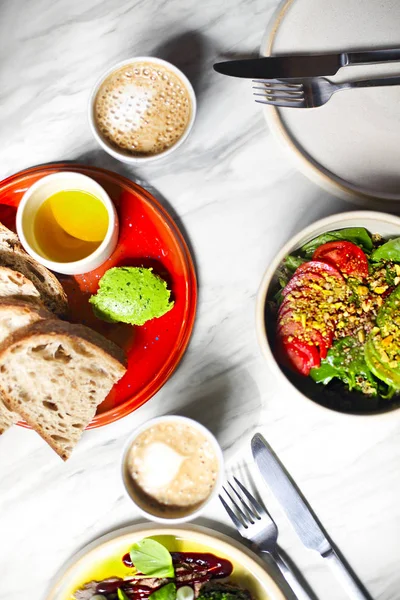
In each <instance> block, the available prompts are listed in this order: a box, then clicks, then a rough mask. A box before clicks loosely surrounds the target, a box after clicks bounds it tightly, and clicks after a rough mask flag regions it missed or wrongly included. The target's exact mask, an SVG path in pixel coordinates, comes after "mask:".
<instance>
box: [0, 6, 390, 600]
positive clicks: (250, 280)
mask: <svg viewBox="0 0 400 600" xmlns="http://www.w3.org/2000/svg"><path fill="white" fill-rule="evenodd" d="M276 4H277V1H276V0H231V1H229V2H228V1H226V0H225V1H224V0H222V1H220V2H214V1H212V0H204V1H203V2H201V3H199V2H195V1H194V0H186V1H183V0H169V2H166V1H165V0H151V1H150V0H147V1H145V0H135V1H134V2H127V1H126V0H85V1H84V2H82V1H79V0H68V1H67V0H53V1H52V2H50V0H29V2H27V1H26V0H25V1H24V0H3V1H2V2H1V3H0V106H1V110H0V141H1V144H0V177H1V178H4V177H7V176H8V175H11V174H13V173H15V172H17V171H19V170H21V169H23V168H26V167H29V166H31V165H35V164H39V163H45V162H48V161H60V160H73V161H77V162H82V163H86V164H93V165H98V166H103V167H106V168H109V169H111V170H115V171H118V172H120V173H123V174H125V175H127V176H129V177H131V178H133V179H135V180H137V181H138V182H139V183H141V184H142V185H144V186H146V187H148V188H149V189H150V190H151V191H152V192H153V193H155V194H156V195H157V197H158V198H159V199H160V200H161V201H162V202H163V203H164V205H165V206H166V207H167V208H168V209H169V210H170V211H171V213H172V214H173V215H174V217H175V219H176V220H177V222H178V223H179V225H180V226H181V228H182V230H183V232H184V233H185V235H186V236H187V238H188V240H189V242H190V245H191V248H192V250H193V253H194V257H195V261H196V266H197V270H198V276H199V285H200V293H199V308H198V315H197V322H196V326H195V330H194V334H193V338H192V341H191V343H190V346H189V350H188V352H187V353H186V355H185V357H184V359H183V360H182V363H181V365H180V367H179V369H178V370H177V372H176V373H175V374H174V376H173V377H172V378H171V379H170V380H169V381H168V383H167V384H166V385H165V386H164V388H163V389H162V390H161V391H160V392H159V393H158V394H157V395H156V396H155V397H154V398H153V399H152V400H151V401H150V402H149V403H148V404H146V405H145V406H143V407H142V408H141V409H140V410H138V411H137V412H135V413H134V414H132V415H130V416H129V417H126V418H125V419H123V420H121V421H119V422H117V423H114V424H113V425H110V426H107V427H105V428H102V429H98V430H93V431H90V432H87V433H85V435H84V436H83V439H82V441H81V442H80V444H79V445H78V447H77V449H76V451H75V452H74V453H73V456H72V458H71V459H70V460H69V461H68V462H67V463H66V464H62V463H61V462H60V460H59V459H58V458H57V456H56V455H55V454H53V452H52V451H51V450H49V449H48V448H47V447H46V446H45V444H43V443H42V441H41V440H40V439H39V438H38V437H37V435H36V434H35V433H33V432H31V431H26V430H23V429H20V428H14V429H13V430H12V431H9V432H8V433H7V434H6V435H4V437H3V438H2V439H1V440H0V600H11V599H12V600H26V599H27V598H29V600H42V599H43V598H44V596H45V592H46V589H47V586H48V584H49V582H50V581H51V579H52V577H53V576H54V574H55V573H56V572H57V571H58V569H60V568H61V567H62V565H63V564H64V563H65V561H66V560H67V559H69V558H70V557H71V555H73V554H74V553H75V552H76V551H77V550H78V549H80V548H81V547H82V546H83V545H85V544H86V543H88V542H89V541H91V540H93V539H94V538H96V537H97V536H99V535H101V534H103V533H105V532H108V531H110V530H112V529H114V528H117V527H120V526H122V525H126V524H130V523H133V522H135V521H137V520H138V514H137V513H136V512H135V510H134V509H133V507H132V505H131V503H130V501H129V500H128V498H127V497H126V496H125V495H124V492H123V487H122V483H121V480H120V475H119V461H120V456H121V452H122V448H123V445H124V442H125V440H126V439H127V436H128V435H129V433H130V432H131V431H132V429H133V428H134V427H135V426H136V425H138V424H140V423H142V422H143V421H145V420H146V419H148V418H150V417H153V416H155V415H159V414H165V413H179V414H184V415H188V416H192V417H194V418H197V419H199V420H200V421H202V422H203V423H204V424H205V425H207V426H208V427H209V428H210V429H211V430H212V431H214V433H215V434H216V435H217V437H218V439H219V441H220V442H221V444H222V446H223V448H224V451H225V454H226V459H227V468H228V472H229V473H231V472H233V471H235V472H236V470H237V468H239V467H240V468H242V469H243V468H245V467H246V468H248V469H249V470H250V473H251V474H253V476H254V478H255V482H256V484H257V486H258V489H259V491H260V493H261V494H262V497H263V499H264V501H265V502H266V504H267V506H268V507H269V508H270V510H271V512H272V514H273V515H274V517H275V518H276V521H277V523H278V525H279V529H280V538H279V539H280V543H281V545H282V547H283V548H284V549H285V550H286V551H287V552H288V554H289V555H290V556H291V557H292V559H293V560H294V561H295V562H296V563H297V565H298V566H299V567H300V568H301V570H302V571H303V573H304V575H305V576H306V578H307V579H308V581H309V582H310V584H311V585H312V586H313V588H314V590H315V592H316V594H317V595H318V597H319V598H321V600H322V599H323V600H342V599H343V600H345V598H346V596H345V594H344V592H343V590H342V589H341V587H340V586H339V584H338V583H337V581H336V580H335V579H334V577H333V576H332V575H331V573H330V571H329V569H328V568H327V567H326V566H325V565H324V564H323V561H322V560H321V559H320V558H319V557H318V556H316V555H315V554H314V553H312V552H309V551H307V550H305V549H304V548H303V547H302V545H301V544H300V542H299V540H298V539H297V537H296V536H295V534H294V533H293V530H292V529H291V527H290V526H289V525H288V523H287V521H286V520H285V517H284V516H283V515H282V512H281V510H280V508H279V506H277V504H276V503H275V501H274V499H273V498H272V497H271V496H270V494H269V493H268V491H267V489H266V488H265V487H264V486H263V484H262V482H261V481H260V480H259V478H258V476H257V474H256V473H255V472H254V469H253V467H252V463H251V458H250V454H249V440H250V438H251V434H252V433H253V432H254V431H255V430H259V431H262V432H263V433H264V434H265V436H266V437H267V438H268V440H269V441H270V443H271V444H272V446H273V447H274V448H275V450H276V451H277V452H278V453H279V455H280V457H281V459H282V460H283V461H284V463H285V464H286V466H287V468H288V469H289V470H290V472H291V473H292V475H293V476H294V478H295V479H296V481H297V482H298V484H299V486H300V487H301V489H302V490H303V491H304V493H305V494H306V496H307V498H308V499H309V501H310V503H311V504H312V506H313V507H314V509H315V511H316V512H317V514H318V515H319V517H320V518H321V520H322V522H323V523H324V525H325V526H326V528H327V530H328V531H329V533H330V534H331V536H332V538H333V539H334V540H335V541H336V543H337V544H338V545H339V547H340V549H341V550H342V552H343V553H344V555H345V556H346V557H347V559H348V560H349V562H350V563H351V565H352V566H353V568H354V569H355V570H356V572H357V573H358V574H359V576H360V577H361V579H362V580H363V581H364V583H365V584H366V585H367V586H368V588H369V590H370V592H371V594H372V596H373V598H375V599H379V600H396V599H398V598H399V591H398V590H399V587H400V575H399V569H398V564H399V560H400V541H399V540H400V536H399V531H400V501H399V500H400V484H399V477H398V465H399V462H400V444H399V438H398V436H399V424H400V413H397V414H393V416H392V417H391V419H387V420H380V419H356V418H352V417H348V418H342V417H339V416H338V415H336V414H333V413H328V412H323V411H319V410H317V409H316V408H315V407H314V406H312V405H309V404H307V403H303V402H302V401H300V400H298V399H297V397H296V396H295V395H294V394H293V392H292V391H291V390H290V389H289V388H288V387H286V386H282V385H281V383H280V382H278V381H276V379H275V376H274V374H273V373H270V372H269V370H268V366H267V365H266V364H265V362H264V360H263V358H262V357H261V355H260V351H259V349H258V346H257V342H256V336H255V327H254V321H255V319H254V310H255V306H254V305H255V295H256V291H257V288H258V285H259V282H260V279H261V277H262V274H263V272H264V270H265V268H266V266H267V264H268V262H269V261H270V259H271V258H272V257H273V255H274V253H275V252H276V251H277V250H278V248H279V247H280V246H281V245H282V244H283V243H284V242H285V241H286V240H287V238H288V237H289V236H291V235H292V234H293V233H294V232H296V231H298V230H299V229H301V228H302V227H304V226H305V225H307V224H308V223H311V222H312V221H314V220H316V219H317V218H320V217H322V216H325V215H328V214H331V213H334V212H339V211H342V210H350V209H351V208H352V207H351V206H350V205H348V204H345V203H343V202H341V201H339V200H337V199H335V198H334V197H332V196H330V195H329V194H327V193H326V192H323V191H321V190H320V189H319V188H317V187H315V186H314V185H313V184H312V183H311V182H309V181H308V180H306V179H305V178H304V177H303V176H302V175H301V174H299V173H298V172H297V171H296V169H295V167H294V166H293V164H292V163H291V162H290V159H289V157H288V156H287V154H286V152H285V151H284V150H283V149H282V148H281V147H280V146H279V145H278V144H277V142H276V141H275V140H274V139H273V138H272V137H271V135H270V133H269V132H268V130H267V128H266V126H265V123H264V120H263V116H262V113H261V109H260V108H259V107H258V106H257V105H256V104H255V103H254V102H253V99H252V96H251V89H250V87H251V85H250V83H249V82H248V81H239V80H234V79H228V78H224V77H221V76H219V75H217V74H216V73H214V72H213V70H212V68H211V67H212V63H213V62H215V61H216V60H217V59H222V58H223V57H229V56H234V55H235V56H236V55H240V56H242V55H249V54H257V52H258V48H259V45H260V43H261V39H262V36H263V33H264V30H265V27H266V25H267V22H268V20H269V18H270V16H271V15H272V13H273V11H274V9H275V8H276ZM145 54H153V55H157V56H160V57H162V58H166V59H168V60H171V61H172V62H174V63H176V64H177V65H178V66H179V67H181V68H182V69H183V70H184V72H185V73H186V74H187V75H188V77H189V78H190V79H191V81H192V83H193V85H194V87H195V90H196V94H197V98H198V105H199V106H198V117H197V121H196V123H195V127H194V130H193V132H192V134H191V136H190V138H189V140H188V141H187V142H186V143H185V145H184V146H183V147H182V148H181V149H180V150H179V151H178V152H176V154H173V155H172V157H171V158H170V159H166V160H164V161H160V162H156V163H153V164H152V165H149V166H147V167H143V168H141V169H133V168H129V167H126V166H124V165H122V164H120V163H118V162H117V161H115V160H114V159H112V158H111V157H109V156H107V155H106V154H105V153H104V152H103V151H102V150H100V149H99V148H98V147H97V146H96V143H95V141H94V139H93V138H92V137H91V134H90V131H89V127H88V124H87V118H86V110H87V101H88V97H89V93H90V90H91V87H92V85H93V84H94V82H95V81H96V79H97V78H98V76H99V75H100V74H101V73H102V72H103V71H105V70H106V69H107V68H108V67H109V66H111V65H112V64H113V63H115V62H117V61H119V60H122V59H125V58H128V57H130V56H135V55H145ZM199 522H200V523H205V524H211V525H212V526H214V527H217V528H220V529H222V530H224V531H229V532H230V533H231V534H233V530H232V528H231V527H230V525H229V522H228V520H227V518H226V517H225V515H224V513H223V511H222V509H221V508H220V506H219V505H218V502H215V503H214V505H213V506H211V507H210V509H209V511H208V514H207V515H206V516H205V517H204V518H203V519H200V521H199Z"/></svg>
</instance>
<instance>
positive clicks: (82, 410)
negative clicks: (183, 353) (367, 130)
mask: <svg viewBox="0 0 400 600" xmlns="http://www.w3.org/2000/svg"><path fill="white" fill-rule="evenodd" d="M124 360H125V359H124V353H123V351H122V350H121V348H119V347H118V346H116V345H115V344H113V343H112V342H110V341H109V340H107V339H105V338H104V337H103V336H101V335H100V334H98V333H96V332H95V331H93V330H91V329H89V328H88V327H85V326H84V325H72V324H70V323H66V322H64V321H58V320H55V319H51V320H48V321H38V322H36V323H34V324H33V325H30V326H28V327H25V328H23V329H20V330H18V331H16V332H15V333H14V334H12V336H11V337H9V338H8V339H7V340H6V342H5V343H4V344H3V345H2V346H0V389H1V390H2V391H3V393H4V395H5V402H6V405H7V407H8V408H9V409H10V410H13V411H16V412H18V414H20V415H21V417H23V418H24V419H25V421H26V422H27V423H28V424H29V425H31V426H32V427H33V429H35V430H36V431H37V432H38V433H39V434H40V435H41V436H42V437H43V439H44V440H45V441H46V442H48V444H50V446H51V447H52V448H53V450H55V451H56V452H57V454H59V455H60V456H61V458H62V459H63V460H67V458H69V456H70V455H71V452H72V450H73V448H74V446H75V445H76V443H77V442H78V440H79V438H80V437H81V435H82V432H83V430H84V429H85V427H86V426H87V425H88V423H89V422H90V421H91V419H92V418H93V417H94V415H95V413H96V409H97V406H98V405H99V404H101V403H102V402H103V400H104V399H105V398H106V396H107V395H108V393H109V391H110V390H111V388H112V387H113V385H114V384H115V383H116V382H117V381H118V380H119V379H121V377H122V376H123V375H124V373H125V372H126V369H125V366H124Z"/></svg>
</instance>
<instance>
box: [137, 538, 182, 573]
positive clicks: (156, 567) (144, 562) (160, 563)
mask: <svg viewBox="0 0 400 600" xmlns="http://www.w3.org/2000/svg"><path fill="white" fill-rule="evenodd" d="M129 554H130V557H131V561H132V563H133V564H134V565H135V567H136V569H137V570H138V571H140V573H143V575H151V576H152V577H174V575H175V571H174V567H173V564H172V556H171V554H170V553H169V552H168V550H167V549H166V548H165V547H164V546H163V545H162V544H160V543H159V542H156V541H155V540H152V539H151V538H145V539H144V540H141V541H140V542H137V543H136V544H134V545H133V546H132V548H131V549H130V552H129Z"/></svg>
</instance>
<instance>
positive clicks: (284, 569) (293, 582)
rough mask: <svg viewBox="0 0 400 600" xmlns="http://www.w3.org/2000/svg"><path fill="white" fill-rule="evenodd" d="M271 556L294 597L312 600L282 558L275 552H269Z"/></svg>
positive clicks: (301, 599)
mask: <svg viewBox="0 0 400 600" xmlns="http://www.w3.org/2000/svg"><path fill="white" fill-rule="evenodd" d="M271 556H272V558H273V559H274V560H275V563H276V565H277V567H278V569H279V570H280V572H281V573H282V575H283V577H284V578H285V580H286V582H287V584H288V585H289V586H290V588H291V589H292V592H293V593H294V594H295V595H296V597H297V599H298V600H312V599H311V596H309V595H308V594H307V592H306V591H305V589H304V587H303V586H302V584H301V583H300V581H299V580H298V579H297V577H296V575H295V573H294V572H293V570H292V569H291V568H290V566H289V565H288V564H287V562H286V561H285V559H284V558H283V556H282V555H281V554H280V553H279V552H278V551H277V550H275V551H274V552H271Z"/></svg>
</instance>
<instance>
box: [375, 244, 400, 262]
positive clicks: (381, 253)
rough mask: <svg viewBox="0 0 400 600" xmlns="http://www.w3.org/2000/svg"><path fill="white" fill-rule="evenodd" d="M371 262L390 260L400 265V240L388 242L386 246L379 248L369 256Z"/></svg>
mask: <svg viewBox="0 0 400 600" xmlns="http://www.w3.org/2000/svg"><path fill="white" fill-rule="evenodd" d="M371 260H373V261H375V262H376V261H379V260H392V261H393V262H398V263H400V238H395V239H394V240H389V241H388V242H386V244H383V245H382V246H379V248H377V249H376V250H374V251H373V253H372V254H371Z"/></svg>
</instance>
